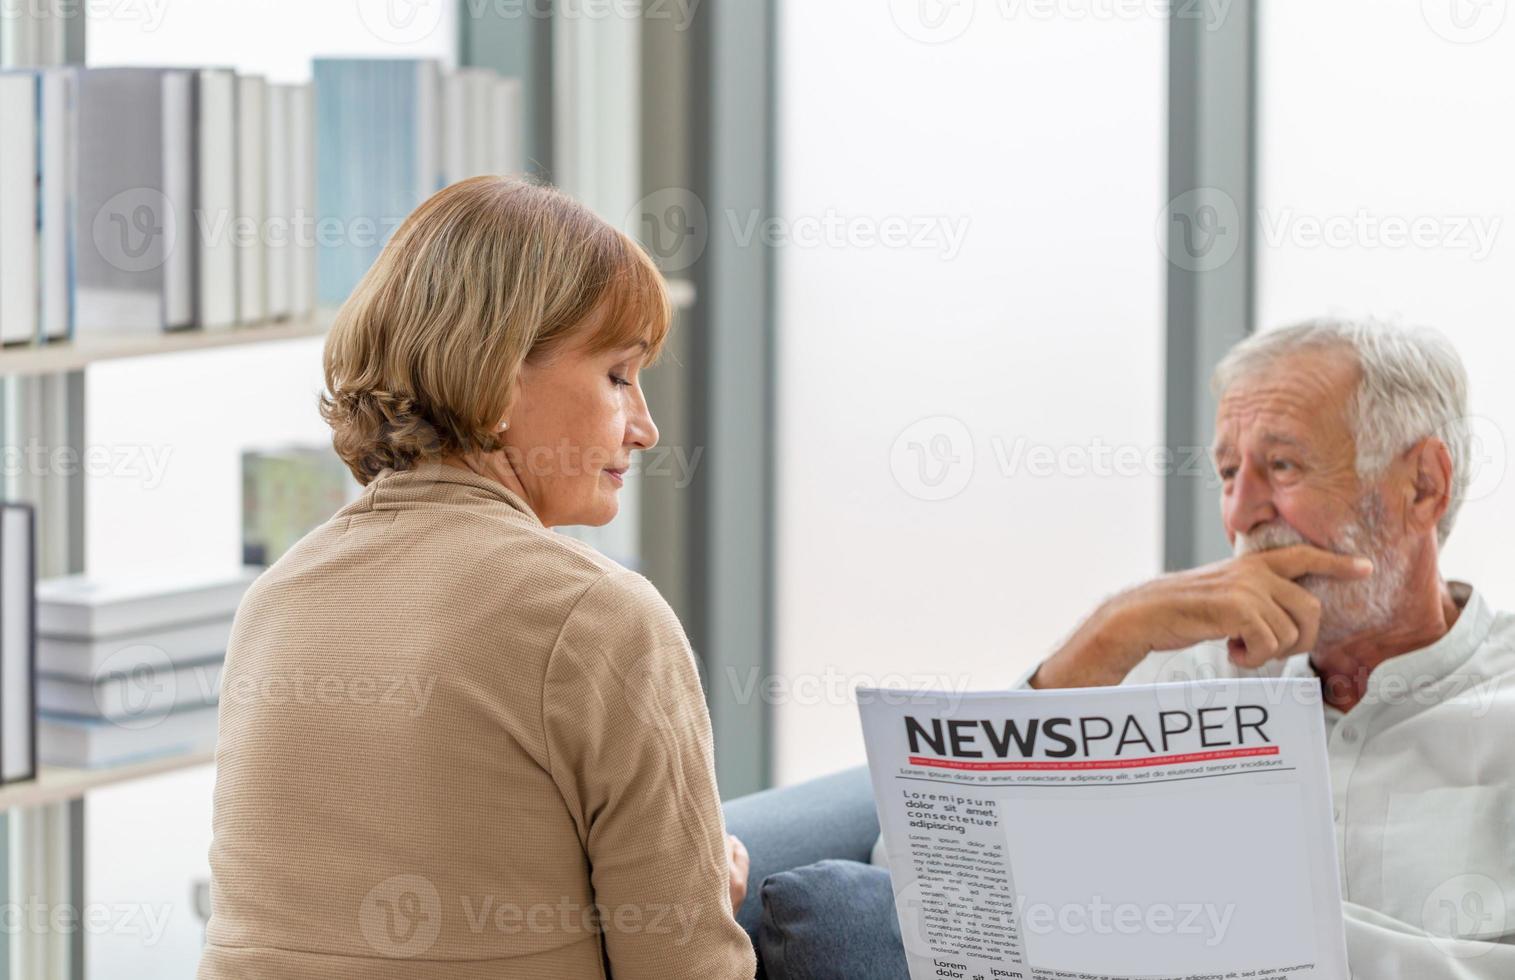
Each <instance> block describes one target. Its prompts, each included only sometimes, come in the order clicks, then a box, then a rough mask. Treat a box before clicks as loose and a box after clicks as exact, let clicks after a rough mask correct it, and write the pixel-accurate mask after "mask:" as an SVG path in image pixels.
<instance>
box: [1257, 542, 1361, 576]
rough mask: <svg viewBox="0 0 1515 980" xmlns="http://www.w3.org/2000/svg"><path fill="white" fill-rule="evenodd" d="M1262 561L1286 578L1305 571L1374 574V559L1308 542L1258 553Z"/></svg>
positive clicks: (1353, 574) (1314, 573) (1336, 574)
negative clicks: (1331, 549) (1340, 552)
mask: <svg viewBox="0 0 1515 980" xmlns="http://www.w3.org/2000/svg"><path fill="white" fill-rule="evenodd" d="M1257 555H1258V557H1259V558H1260V559H1262V561H1263V563H1264V564H1266V565H1267V566H1268V567H1269V568H1270V569H1272V571H1273V573H1274V574H1275V575H1281V576H1283V577H1284V578H1287V579H1296V578H1303V577H1304V576H1306V575H1325V576H1327V577H1328V578H1345V579H1354V578H1366V577H1367V576H1369V575H1371V574H1373V563H1372V562H1371V561H1369V560H1368V559H1366V558H1358V557H1356V556H1355V555H1338V554H1337V553H1336V552H1334V551H1326V550H1324V549H1321V548H1316V547H1314V546H1313V545H1308V544H1295V545H1290V546H1289V547H1287V548H1276V549H1274V550H1272V551H1260V552H1258V553H1257Z"/></svg>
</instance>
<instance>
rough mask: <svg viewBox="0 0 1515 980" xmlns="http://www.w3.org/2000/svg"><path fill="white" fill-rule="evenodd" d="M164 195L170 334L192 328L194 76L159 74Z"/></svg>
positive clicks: (165, 301)
mask: <svg viewBox="0 0 1515 980" xmlns="http://www.w3.org/2000/svg"><path fill="white" fill-rule="evenodd" d="M162 97H163V194H164V196H165V197H167V198H168V200H169V204H170V205H171V207H170V208H169V212H168V213H169V217H170V219H171V220H172V221H173V224H174V230H173V242H174V247H173V248H170V249H169V250H168V254H167V256H166V258H165V261H164V263H163V320H164V326H165V327H166V328H168V329H170V330H177V329H180V328H182V327H191V326H194V323H195V252H196V250H195V248H194V244H193V243H194V227H195V194H194V190H195V137H194V119H195V73H194V72H189V71H170V72H164V73H163V89H162Z"/></svg>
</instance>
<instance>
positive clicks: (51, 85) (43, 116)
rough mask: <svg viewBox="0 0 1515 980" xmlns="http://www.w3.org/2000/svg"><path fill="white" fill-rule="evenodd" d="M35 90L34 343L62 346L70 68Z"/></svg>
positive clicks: (67, 269)
mask: <svg viewBox="0 0 1515 980" xmlns="http://www.w3.org/2000/svg"><path fill="white" fill-rule="evenodd" d="M37 77H38V80H39V82H40V85H41V91H40V104H41V110H40V113H39V119H40V121H41V127H42V129H41V133H40V134H39V139H40V140H41V147H40V151H41V152H40V155H41V162H42V165H41V184H40V186H39V194H40V207H41V212H40V213H41V228H40V231H41V239H40V247H41V254H40V259H41V263H40V269H39V270H38V276H39V285H40V287H41V291H42V309H41V323H40V325H39V329H40V331H41V333H40V338H41V339H42V340H64V339H67V338H68V337H71V336H73V333H74V283H73V276H74V268H73V262H74V242H75V238H74V183H75V181H76V180H77V179H78V159H77V147H76V144H75V140H76V138H77V134H76V131H77V128H78V121H77V120H76V118H75V115H74V90H75V87H76V73H75V71H74V70H73V69H72V68H47V69H43V70H42V71H40V72H38V76H37Z"/></svg>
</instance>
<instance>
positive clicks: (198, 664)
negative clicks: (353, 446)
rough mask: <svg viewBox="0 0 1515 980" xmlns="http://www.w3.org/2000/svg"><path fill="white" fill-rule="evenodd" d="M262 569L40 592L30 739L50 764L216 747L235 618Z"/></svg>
mask: <svg viewBox="0 0 1515 980" xmlns="http://www.w3.org/2000/svg"><path fill="white" fill-rule="evenodd" d="M261 571H262V569H259V568H250V567H242V568H238V569H236V570H234V571H231V572H227V573H225V574H221V575H208V576H207V575H202V576H196V577H192V578H191V577H174V578H157V579H141V578H137V579H130V580H119V581H108V580H99V579H92V578H89V577H87V576H83V575H72V576H66V577H63V578H55V579H47V580H44V581H42V582H39V583H38V584H37V633H38V645H37V708H38V721H37V739H38V752H39V755H40V757H41V761H42V762H43V763H44V764H47V765H59V766H76V767H89V768H93V767H100V766H112V765H121V764H124V763H128V762H134V761H140V760H144V759H148V758H151V757H153V756H158V755H167V754H176V753H184V752H196V751H203V750H207V749H210V748H212V747H214V745H215V740H216V706H217V704H218V702H219V700H220V691H221V671H222V666H223V663H224V660H225V656H226V642H227V638H228V637H229V636H230V634H231V624H232V618H233V616H234V615H235V614H236V611H237V605H238V603H240V602H241V600H242V594H243V593H244V592H245V591H246V590H247V587H248V585H250V584H251V583H252V581H253V579H255V578H256V577H257V575H258V573H259V572H261Z"/></svg>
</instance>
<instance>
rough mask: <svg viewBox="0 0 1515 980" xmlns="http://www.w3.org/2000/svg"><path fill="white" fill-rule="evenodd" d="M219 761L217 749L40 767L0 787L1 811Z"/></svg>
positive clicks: (74, 797) (73, 797)
mask: <svg viewBox="0 0 1515 980" xmlns="http://www.w3.org/2000/svg"><path fill="white" fill-rule="evenodd" d="M215 760H216V754H215V752H214V751H203V752H185V753H181V754H178V755H165V756H155V757H154V758H151V759H144V760H143V761H141V762H133V763H129V764H126V765H119V766H108V767H104V768H100V769H68V768H64V767H61V766H40V767H38V769H37V778H36V779H32V780H27V781H26V782H19V783H9V784H7V785H5V786H0V810H9V809H11V808H12V807H31V806H43V805H46V804H48V803H66V802H68V801H70V800H77V799H81V798H83V796H84V794H85V793H88V792H89V791H90V790H95V789H99V788H101V787H102V786H110V785H112V784H114V783H124V782H128V781H130V780H133V779H145V778H147V777H149V776H159V775H162V774H163V773H168V772H177V771H178V770H180V769H189V768H193V767H194V766H208V765H210V764H211V763H213V762H215Z"/></svg>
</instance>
